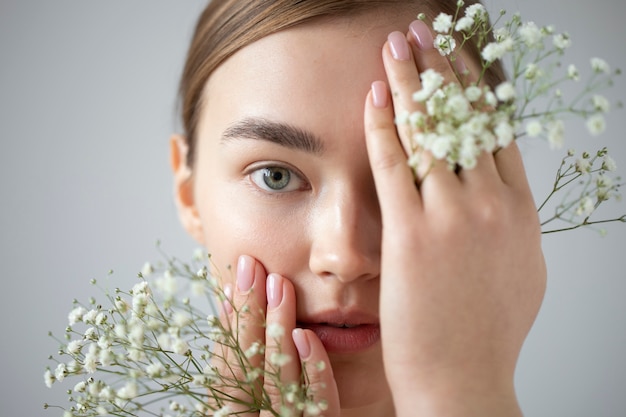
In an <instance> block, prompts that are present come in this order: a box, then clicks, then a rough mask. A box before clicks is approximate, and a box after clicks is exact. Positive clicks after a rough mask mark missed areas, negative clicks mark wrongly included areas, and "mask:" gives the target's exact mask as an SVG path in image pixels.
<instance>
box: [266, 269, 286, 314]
mask: <svg viewBox="0 0 626 417" xmlns="http://www.w3.org/2000/svg"><path fill="white" fill-rule="evenodd" d="M266 285H267V291H266V292H267V307H268V308H269V309H274V308H276V307H278V306H279V305H280V303H281V302H282V301H283V278H282V277H281V276H280V275H278V274H269V275H268V276H267V281H266Z"/></svg>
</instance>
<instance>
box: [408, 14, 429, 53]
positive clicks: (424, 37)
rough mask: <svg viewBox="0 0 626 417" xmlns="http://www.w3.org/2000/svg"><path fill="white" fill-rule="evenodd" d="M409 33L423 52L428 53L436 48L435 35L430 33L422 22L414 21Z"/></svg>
mask: <svg viewBox="0 0 626 417" xmlns="http://www.w3.org/2000/svg"><path fill="white" fill-rule="evenodd" d="M409 31H410V32H411V35H413V38H414V39H415V43H417V46H419V48H420V49H421V50H423V51H427V50H429V49H433V48H434V44H433V42H434V41H433V35H432V33H430V29H428V26H426V23H424V22H422V21H421V20H414V21H413V22H411V24H410V25H409Z"/></svg>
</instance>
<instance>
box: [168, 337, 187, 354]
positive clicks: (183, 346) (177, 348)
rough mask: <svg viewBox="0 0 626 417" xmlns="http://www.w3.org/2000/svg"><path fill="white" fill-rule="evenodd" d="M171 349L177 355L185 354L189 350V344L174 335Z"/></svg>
mask: <svg viewBox="0 0 626 417" xmlns="http://www.w3.org/2000/svg"><path fill="white" fill-rule="evenodd" d="M172 350H173V351H174V352H175V353H177V354H179V355H186V354H187V352H189V345H188V344H187V342H185V341H184V340H183V339H181V338H179V337H175V338H174V340H173V342H172Z"/></svg>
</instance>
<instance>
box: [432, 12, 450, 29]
mask: <svg viewBox="0 0 626 417" xmlns="http://www.w3.org/2000/svg"><path fill="white" fill-rule="evenodd" d="M451 27H452V16H450V15H449V14H446V13H439V15H437V17H436V18H435V20H433V29H434V30H435V32H439V33H448V32H449V31H450V28H451Z"/></svg>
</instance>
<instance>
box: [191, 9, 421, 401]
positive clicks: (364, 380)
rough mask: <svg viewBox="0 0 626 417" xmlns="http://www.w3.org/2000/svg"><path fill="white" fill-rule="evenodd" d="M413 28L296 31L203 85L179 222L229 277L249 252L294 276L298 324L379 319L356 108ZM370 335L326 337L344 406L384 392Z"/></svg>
mask: <svg viewBox="0 0 626 417" xmlns="http://www.w3.org/2000/svg"><path fill="white" fill-rule="evenodd" d="M410 20H411V16H410V15H409V16H406V20H398V19H397V18H394V19H391V18H387V19H382V20H381V16H380V15H373V14H370V15H369V16H363V17H360V18H358V19H351V20H348V19H341V20H332V21H327V22H316V23H310V24H306V25H300V26H298V27H295V28H292V29H288V30H285V31H282V32H279V33H276V34H273V35H270V36H267V37H265V38H263V39H261V40H259V41H257V42H254V43H252V44H250V45H248V46H246V47H245V48H243V49H242V50H240V51H239V52H237V53H236V54H235V55H234V56H232V57H231V58H229V59H228V60H227V61H226V62H224V63H223V64H222V65H221V66H220V67H219V68H218V69H217V70H216V71H215V72H214V73H213V74H212V75H211V78H210V80H209V82H208V84H207V86H206V91H205V93H206V102H205V107H204V109H203V112H202V116H201V120H200V123H199V126H198V136H197V150H196V160H195V162H194V166H193V203H192V204H193V210H188V211H187V214H186V215H187V216H197V219H192V220H191V221H190V222H188V223H187V224H195V225H196V230H193V231H192V233H193V234H194V235H195V236H197V237H199V239H200V240H201V243H203V244H204V245H205V246H206V247H207V249H208V251H209V252H210V253H211V254H212V259H213V261H214V262H215V264H216V265H217V267H218V268H219V270H220V271H221V273H222V275H223V276H224V278H225V279H230V280H232V279H234V277H233V276H231V274H229V273H228V272H226V271H227V266H229V265H233V266H234V265H236V263H237V258H238V256H239V255H241V254H247V255H250V256H253V257H254V258H256V259H258V260H259V261H260V262H261V263H262V264H263V265H264V266H265V268H266V270H267V271H268V272H276V273H279V274H282V275H283V276H284V277H286V278H288V279H289V280H291V281H292V282H293V284H294V286H295V289H296V298H297V318H296V319H297V321H298V322H300V323H305V322H306V323H311V322H314V321H316V320H317V321H330V320H328V319H327V317H333V316H341V317H347V318H348V319H351V318H352V319H354V320H356V321H361V322H369V323H374V324H376V323H377V322H378V295H379V279H380V276H379V274H380V249H381V247H380V241H381V219H380V213H379V207H378V203H377V197H376V192H375V188H374V183H373V179H372V174H371V170H370V167H369V163H368V158H367V153H366V149H365V142H364V131H363V108H364V100H365V97H366V95H367V92H368V90H369V88H370V84H371V82H372V81H374V80H384V79H386V77H385V73H384V70H383V67H382V62H381V48H382V45H383V43H384V42H385V40H386V37H387V34H388V33H390V32H391V31H393V30H401V31H406V30H407V28H408V24H409V23H410ZM190 213H191V214H190ZM338 331H339V330H338ZM346 331H349V329H346ZM331 339H332V337H331ZM376 340H377V341H376V343H374V344H373V345H367V344H366V345H363V346H360V345H359V342H358V340H357V341H356V342H355V343H356V345H355V347H354V349H350V348H349V346H348V347H346V346H343V345H341V343H339V342H337V343H338V345H337V346H333V341H332V340H330V341H328V340H327V341H326V342H329V344H330V346H329V354H330V357H331V361H332V367H333V372H334V375H335V378H336V379H337V382H338V387H339V391H340V395H341V401H342V407H353V406H358V405H366V404H367V403H368V402H374V401H380V400H381V399H384V398H387V397H388V390H387V385H386V382H385V376H384V372H383V366H382V356H381V345H380V340H379V337H377V338H376ZM342 343H344V345H345V340H344V341H343V342H342Z"/></svg>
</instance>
